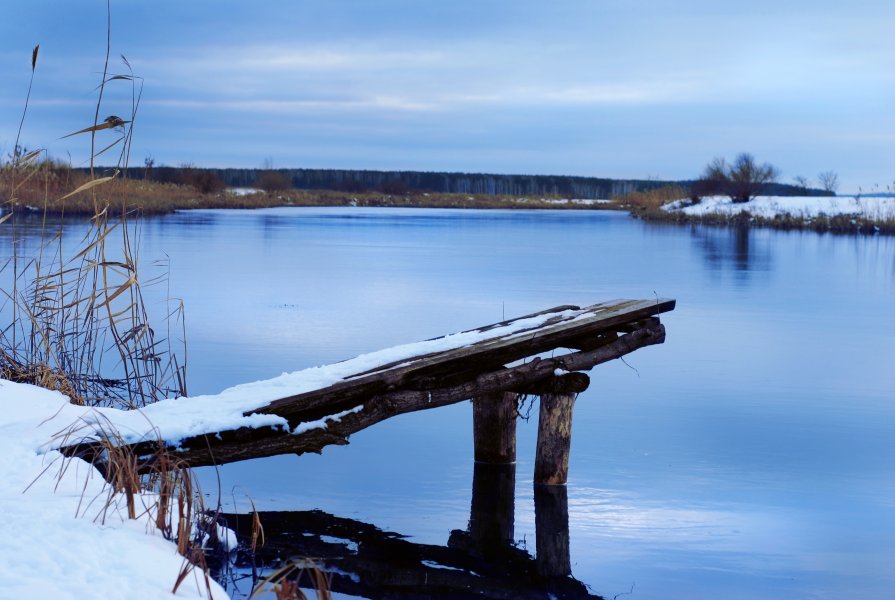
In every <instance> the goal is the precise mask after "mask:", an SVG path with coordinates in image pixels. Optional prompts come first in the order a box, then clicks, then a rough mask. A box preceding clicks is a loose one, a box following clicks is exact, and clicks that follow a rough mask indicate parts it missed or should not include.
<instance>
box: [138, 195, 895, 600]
mask: <svg viewBox="0 0 895 600" xmlns="http://www.w3.org/2000/svg"><path fill="white" fill-rule="evenodd" d="M142 235H143V238H142V260H143V262H144V264H145V263H146V262H148V261H150V260H153V259H159V258H163V257H164V256H165V255H167V256H168V257H170V264H171V267H170V268H171V275H170V289H171V294H172V295H173V296H176V297H180V298H183V300H184V302H185V304H186V307H187V336H188V342H189V369H190V379H189V389H190V392H191V393H193V394H198V393H211V392H217V391H220V390H221V389H223V388H225V387H228V386H231V385H234V384H237V383H241V382H245V381H253V380H257V379H264V378H268V377H272V376H275V375H278V374H280V373H281V372H283V371H292V370H296V369H300V368H304V367H309V366H313V365H318V364H323V363H328V362H333V361H336V360H341V359H344V358H349V357H351V356H354V355H356V354H359V353H361V352H367V351H371V350H376V349H379V348H382V347H386V346H391V345H395V344H399V343H405V342H411V341H417V340H421V339H425V338H431V337H434V336H439V335H443V334H446V333H451V332H454V331H459V330H462V329H468V328H471V327H475V326H479V325H484V324H487V323H491V322H495V321H499V320H501V319H502V318H503V317H504V316H505V317H507V318H509V317H513V316H518V315H522V314H526V313H530V312H534V311H537V310H541V309H544V308H548V307H551V306H556V305H560V304H578V305H587V304H592V303H595V302H598V301H603V300H609V299H613V298H652V297H655V296H656V295H658V296H659V297H667V298H676V299H677V301H678V304H677V309H676V310H675V311H674V312H672V313H669V314H667V315H664V316H663V319H662V320H663V323H664V324H665V326H666V328H667V330H668V339H667V341H666V343H665V344H663V345H660V346H654V347H650V348H646V349H643V350H639V351H637V352H635V353H634V354H633V355H631V356H630V357H628V364H627V365H626V364H623V363H622V362H620V361H615V362H613V363H610V364H607V365H602V366H599V367H597V368H596V369H594V371H593V372H592V373H591V375H592V383H591V387H590V389H589V390H588V391H586V392H585V393H583V394H581V395H580V397H579V398H578V401H577V403H576V407H575V415H574V424H573V427H574V434H573V447H572V457H571V466H570V470H569V484H568V501H569V524H570V535H571V560H572V572H573V575H574V576H575V577H576V578H577V579H579V580H581V581H583V582H584V583H586V584H587V585H589V586H590V588H591V589H592V590H593V592H594V593H597V594H602V595H604V596H606V597H607V598H612V597H613V596H615V595H616V594H623V593H627V592H630V591H631V590H632V586H633V594H632V595H630V596H624V597H626V598H642V599H660V598H661V599H663V600H664V599H665V598H674V597H686V598H693V599H698V598H713V599H714V598H718V597H724V598H755V597H763V598H787V599H791V598H839V597H842V596H845V595H847V596H849V597H853V598H886V597H891V595H892V594H893V593H895V571H893V570H892V565H893V564H895V371H893V365H895V343H893V342H895V312H893V311H895V239H893V238H881V237H860V238H855V237H834V236H830V235H817V234H815V233H810V232H775V231H768V230H751V231H749V230H736V229H717V228H707V227H697V226H694V227H680V226H657V225H650V224H646V223H643V222H640V221H637V220H634V219H632V218H630V217H629V216H628V215H626V214H622V213H615V212H602V211H595V212H590V211H522V210H518V211H472V210H463V211H457V210H426V209H361V208H330V209H303V208H294V209H269V210H259V211H193V212H183V213H177V214H174V215H169V216H165V217H160V218H152V219H147V220H146V221H145V222H144V223H143V227H142ZM471 421H472V416H471V406H470V404H469V403H462V404H459V405H455V406H451V407H447V408H443V409H439V410H438V411H437V412H432V411H426V412H423V413H416V414H411V415H405V416H402V417H399V418H395V419H392V420H389V421H386V422H384V423H382V424H380V425H377V426H376V427H374V428H372V429H369V430H366V431H364V432H361V433H360V434H358V435H356V436H354V437H352V439H351V444H350V445H349V446H347V447H330V448H328V449H327V450H325V451H324V453H323V455H322V456H316V455H314V456H303V457H301V458H296V457H293V456H283V457H277V458H271V459H264V460H255V461H249V462H245V463H238V464H232V465H228V466H226V467H223V468H221V469H220V470H219V475H220V479H221V495H222V500H223V503H224V505H225V507H226V508H233V507H234V506H235V507H236V508H237V509H241V510H247V509H248V507H249V502H248V498H249V497H251V499H252V500H253V501H254V503H255V504H256V505H257V506H258V508H259V509H260V510H308V509H314V508H319V509H321V510H324V511H326V512H328V513H332V514H334V515H337V516H340V517H348V518H352V519H357V520H361V521H365V522H368V523H371V524H374V525H376V526H377V527H380V528H383V529H388V530H391V531H396V532H399V533H402V534H405V535H408V536H411V539H412V540H413V541H419V542H424V543H431V544H445V543H446V541H447V538H448V535H449V533H450V531H451V530H452V529H465V527H466V525H467V521H468V519H469V508H470V494H471V481H472V471H473V460H472V427H471ZM536 429H537V426H536V418H534V419H532V420H531V421H530V422H527V423H526V422H524V421H523V422H520V423H519V428H518V435H519V448H518V467H517V474H516V509H515V537H516V539H518V540H520V541H522V543H524V544H525V545H526V547H527V549H528V550H529V551H530V552H532V553H534V550H535V549H534V503H533V491H532V468H533V458H534V443H535V436H536ZM201 479H202V481H203V486H204V488H205V491H206V492H208V493H211V494H212V495H216V493H217V487H218V483H217V476H216V475H215V473H214V472H212V471H211V470H210V469H205V470H203V472H202V474H201Z"/></svg>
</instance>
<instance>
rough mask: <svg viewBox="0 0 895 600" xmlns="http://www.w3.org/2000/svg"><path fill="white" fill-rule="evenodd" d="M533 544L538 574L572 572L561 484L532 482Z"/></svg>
mask: <svg viewBox="0 0 895 600" xmlns="http://www.w3.org/2000/svg"><path fill="white" fill-rule="evenodd" d="M535 546H536V549H537V556H536V562H537V568H538V574H539V575H541V576H542V577H548V578H551V577H565V576H567V575H571V574H572V561H571V555H570V554H569V498H568V495H567V492H566V488H565V486H562V485H537V484H535Z"/></svg>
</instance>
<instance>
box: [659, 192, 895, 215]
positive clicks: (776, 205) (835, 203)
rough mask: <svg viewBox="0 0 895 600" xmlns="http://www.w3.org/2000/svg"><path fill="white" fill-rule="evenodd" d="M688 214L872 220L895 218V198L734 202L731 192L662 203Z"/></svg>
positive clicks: (775, 198)
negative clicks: (697, 200)
mask: <svg viewBox="0 0 895 600" xmlns="http://www.w3.org/2000/svg"><path fill="white" fill-rule="evenodd" d="M662 208H663V209H664V210H666V211H669V212H680V213H683V214H685V215H688V216H693V217H702V216H710V215H722V216H734V215H739V214H741V213H744V212H745V213H747V214H749V215H751V216H753V217H760V218H764V219H774V218H780V217H791V218H795V219H803V220H811V219H817V218H819V217H824V216H825V217H837V216H851V217H853V218H863V219H867V220H870V221H884V220H887V219H895V198H881V197H863V198H862V197H856V196H759V197H757V198H754V199H753V200H751V201H750V202H745V203H734V202H733V201H732V200H731V199H730V198H728V197H727V196H710V197H706V198H703V199H702V201H701V202H699V203H698V204H690V201H689V200H686V199H685V200H677V201H675V202H672V203H670V204H666V205H665V206H663V207H662Z"/></svg>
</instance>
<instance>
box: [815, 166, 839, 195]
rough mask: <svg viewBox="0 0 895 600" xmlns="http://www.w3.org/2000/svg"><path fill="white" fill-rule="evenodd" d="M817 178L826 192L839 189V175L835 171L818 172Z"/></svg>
mask: <svg viewBox="0 0 895 600" xmlns="http://www.w3.org/2000/svg"><path fill="white" fill-rule="evenodd" d="M817 179H818V181H820V187H822V188H823V189H824V190H825V191H827V192H831V193H833V194H835V193H836V190H838V189H839V175H837V174H836V171H824V172H823V173H818V175H817Z"/></svg>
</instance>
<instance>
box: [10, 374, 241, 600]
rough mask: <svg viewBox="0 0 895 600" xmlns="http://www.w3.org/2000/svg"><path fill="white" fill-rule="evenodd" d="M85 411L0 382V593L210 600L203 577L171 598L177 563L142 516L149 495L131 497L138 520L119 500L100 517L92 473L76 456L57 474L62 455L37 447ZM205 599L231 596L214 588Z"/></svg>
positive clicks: (99, 482)
mask: <svg viewBox="0 0 895 600" xmlns="http://www.w3.org/2000/svg"><path fill="white" fill-rule="evenodd" d="M88 410H89V409H85V408H83V407H78V406H74V405H72V404H70V403H69V401H68V398H66V397H65V396H63V395H62V394H59V393H57V392H51V391H48V390H45V389H42V388H37V387H34V386H30V385H24V384H19V383H12V382H10V381H6V380H2V379H0V453H2V456H3V460H2V461H0V511H2V514H3V518H4V532H3V535H2V536H0V581H2V590H3V591H2V594H0V595H2V596H3V597H5V598H38V597H39V598H136V599H143V598H145V599H157V598H168V597H171V598H175V597H176V598H205V597H207V595H206V593H205V583H204V578H203V577H202V575H201V572H200V571H194V572H193V574H191V575H190V576H189V577H188V578H187V580H186V581H184V583H183V584H182V585H181V586H180V588H179V589H178V592H177V594H176V596H175V595H173V594H171V589H172V588H173V587H174V582H175V580H176V578H177V575H178V573H179V572H180V570H181V568H182V567H183V565H184V559H183V557H182V556H180V555H179V554H178V553H177V547H176V546H175V545H174V544H173V543H172V542H170V541H168V540H165V539H164V538H163V537H162V534H161V532H159V530H158V529H156V527H155V525H154V524H153V523H152V521H151V519H150V518H149V516H148V515H146V514H143V513H144V512H145V511H144V510H143V507H144V506H147V507H148V506H151V505H153V504H154V503H155V501H156V497H155V496H154V495H152V494H145V495H143V496H141V497H140V498H138V500H137V513H138V514H141V515H142V516H140V517H139V518H137V519H136V520H130V519H128V518H127V509H126V507H125V505H124V502H123V499H122V498H118V500H121V501H113V503H112V505H111V507H110V508H109V509H108V510H101V507H102V506H103V505H104V504H105V499H106V497H107V495H108V489H107V488H106V487H105V482H104V481H103V478H102V476H101V475H100V474H99V472H98V471H97V470H96V469H94V468H93V467H92V466H90V465H88V464H87V463H85V462H83V461H81V460H79V459H72V460H71V461H70V462H69V463H68V467H67V469H65V470H64V471H63V470H61V467H62V465H63V460H64V459H63V457H62V455H61V454H59V453H58V452H54V451H50V452H43V451H42V450H41V449H42V448H45V447H46V445H47V442H48V440H50V439H52V438H53V437H54V436H55V435H56V434H57V432H59V431H60V430H61V429H64V428H65V427H66V426H67V425H68V424H70V423H72V422H73V421H76V420H77V419H79V418H80V417H81V416H82V415H83V414H84V413H85V412H86V411H88ZM119 412H120V411H119ZM60 473H61V475H60ZM94 499H96V501H95V502H92V503H91V501H92V500H94ZM212 593H213V597H214V598H221V599H223V598H227V597H228V596H227V594H226V592H225V591H224V590H223V588H221V587H220V586H218V585H217V584H216V583H214V582H212Z"/></svg>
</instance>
